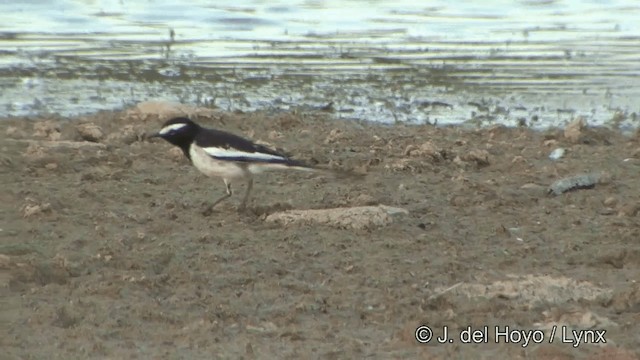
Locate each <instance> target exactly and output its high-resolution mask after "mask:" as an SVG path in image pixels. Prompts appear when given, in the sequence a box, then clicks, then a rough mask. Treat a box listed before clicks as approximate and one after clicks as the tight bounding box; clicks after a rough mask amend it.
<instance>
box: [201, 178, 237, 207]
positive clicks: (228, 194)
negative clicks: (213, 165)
mask: <svg viewBox="0 0 640 360" xmlns="http://www.w3.org/2000/svg"><path fill="white" fill-rule="evenodd" d="M223 181H224V186H226V188H227V193H226V194H224V195H223V196H222V197H220V198H219V199H218V200H216V201H214V202H213V204H211V205H209V207H208V208H207V209H206V210H205V211H204V212H203V214H205V215H209V214H211V210H213V208H214V207H215V206H216V205H218V204H219V203H221V202H222V201H223V200H226V199H228V198H229V197H230V196H231V195H233V191H232V190H231V183H230V182H229V180H227V179H223Z"/></svg>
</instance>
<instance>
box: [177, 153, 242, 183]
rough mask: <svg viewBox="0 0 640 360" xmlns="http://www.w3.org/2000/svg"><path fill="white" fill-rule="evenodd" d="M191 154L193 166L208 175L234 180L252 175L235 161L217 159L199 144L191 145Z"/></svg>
mask: <svg viewBox="0 0 640 360" xmlns="http://www.w3.org/2000/svg"><path fill="white" fill-rule="evenodd" d="M189 156H191V162H192V163H193V166H195V167H196V169H198V170H200V172H202V173H203V174H205V175H207V176H211V177H221V178H224V179H228V180H232V179H240V178H246V177H248V176H250V175H251V174H250V173H249V172H248V171H247V170H246V169H245V168H243V167H242V166H240V165H239V164H237V163H235V162H233V161H221V160H216V159H214V158H212V157H211V156H209V154H207V153H206V152H205V151H204V150H202V149H201V148H200V147H198V146H193V145H192V146H191V147H189Z"/></svg>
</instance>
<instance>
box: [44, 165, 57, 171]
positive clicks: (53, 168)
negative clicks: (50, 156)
mask: <svg viewBox="0 0 640 360" xmlns="http://www.w3.org/2000/svg"><path fill="white" fill-rule="evenodd" d="M44 168H45V169H47V170H55V169H57V168H58V164H56V163H48V164H47V165H45V166H44Z"/></svg>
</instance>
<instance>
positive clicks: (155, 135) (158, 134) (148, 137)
mask: <svg viewBox="0 0 640 360" xmlns="http://www.w3.org/2000/svg"><path fill="white" fill-rule="evenodd" d="M157 137H160V133H153V134H151V135H147V139H153V138H157Z"/></svg>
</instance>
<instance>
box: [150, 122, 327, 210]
mask: <svg viewBox="0 0 640 360" xmlns="http://www.w3.org/2000/svg"><path fill="white" fill-rule="evenodd" d="M151 137H161V138H163V139H165V140H167V141H168V142H170V143H171V144H173V145H175V146H177V147H179V148H180V149H182V152H184V154H185V155H186V156H187V158H188V159H189V160H190V161H191V163H192V164H193V166H195V167H196V169H198V170H200V171H201V172H202V173H203V174H205V175H207V176H209V177H221V178H222V180H223V181H224V184H225V186H226V188H227V189H226V190H227V193H226V194H225V195H224V196H222V197H221V198H219V199H218V200H216V201H214V202H213V204H211V206H209V210H210V209H212V208H213V207H214V206H216V205H218V204H219V203H220V202H221V201H223V200H225V199H227V198H229V197H230V196H231V195H232V194H233V191H232V190H231V182H232V181H237V180H244V181H246V182H247V191H246V193H245V194H244V198H243V199H242V203H241V204H240V207H239V210H243V209H245V207H246V205H247V201H248V199H249V193H250V192H251V188H252V187H253V175H255V174H257V173H260V172H261V171H263V170H268V169H295V170H304V171H314V170H322V169H317V168H314V167H313V166H310V165H307V164H305V163H303V162H301V161H298V160H293V159H291V158H289V157H287V156H285V155H283V154H281V153H279V152H277V151H275V150H272V149H270V148H268V147H266V146H263V145H259V144H256V143H254V142H252V141H250V140H247V139H245V138H242V137H240V136H237V135H234V134H231V133H228V132H225V131H221V130H215V129H207V128H204V127H202V126H200V125H198V124H196V123H195V122H193V121H191V120H190V119H188V118H186V117H177V118H174V119H171V120H169V121H167V122H165V123H164V125H163V126H162V129H160V131H159V132H158V133H156V134H153V135H151Z"/></svg>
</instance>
